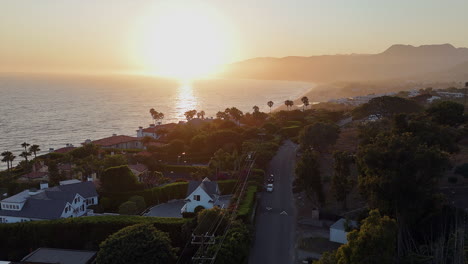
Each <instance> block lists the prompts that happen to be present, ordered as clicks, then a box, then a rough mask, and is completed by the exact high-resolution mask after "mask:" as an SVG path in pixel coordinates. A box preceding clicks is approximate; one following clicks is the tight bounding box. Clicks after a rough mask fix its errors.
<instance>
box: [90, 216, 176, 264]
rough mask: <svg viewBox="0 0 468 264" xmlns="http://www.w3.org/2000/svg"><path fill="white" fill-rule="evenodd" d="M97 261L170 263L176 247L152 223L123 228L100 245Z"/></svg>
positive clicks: (110, 262)
mask: <svg viewBox="0 0 468 264" xmlns="http://www.w3.org/2000/svg"><path fill="white" fill-rule="evenodd" d="M99 247H100V249H99V252H98V255H97V258H96V262H97V263H99V264H107V263H109V264H114V263H141V264H145V263H148V264H149V263H170V262H171V260H173V259H174V258H175V254H174V249H173V248H172V247H171V241H170V239H169V237H168V236H167V234H166V233H163V232H161V231H159V230H157V229H156V228H155V227H154V226H153V225H151V224H138V225H133V226H127V227H125V228H122V229H121V230H119V231H118V232H116V233H115V234H112V235H111V236H109V237H108V238H107V239H106V240H105V241H104V242H102V243H101V245H100V246H99Z"/></svg>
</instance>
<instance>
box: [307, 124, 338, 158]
mask: <svg viewBox="0 0 468 264" xmlns="http://www.w3.org/2000/svg"><path fill="white" fill-rule="evenodd" d="M339 134H340V128H339V127H338V126H337V125H335V124H332V123H324V122H317V123H314V124H312V125H308V126H306V127H304V130H303V131H302V132H301V134H300V136H299V142H300V143H301V147H302V148H303V149H305V148H310V147H312V148H314V149H316V150H318V151H319V152H322V151H324V150H325V149H326V148H327V147H328V146H330V145H333V144H335V143H336V140H337V139H338V136H339Z"/></svg>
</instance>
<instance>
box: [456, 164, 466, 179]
mask: <svg viewBox="0 0 468 264" xmlns="http://www.w3.org/2000/svg"><path fill="white" fill-rule="evenodd" d="M455 173H456V174H459V175H461V176H463V178H468V163H465V164H462V165H460V166H458V167H457V168H456V169H455Z"/></svg>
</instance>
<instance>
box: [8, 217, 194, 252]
mask: <svg viewBox="0 0 468 264" xmlns="http://www.w3.org/2000/svg"><path fill="white" fill-rule="evenodd" d="M188 221H189V220H188V219H183V218H162V217H144V216H88V217H77V218H66V219H58V220H50V221H33V222H25V223H14V224H1V225H0V259H10V260H19V259H21V258H22V257H24V256H25V255H26V254H28V253H29V252H30V250H31V249H36V248H38V247H51V248H67V249H78V250H98V248H99V247H98V246H99V244H100V243H101V242H102V241H104V240H105V239H106V238H107V237H108V236H109V235H111V234H113V233H115V232H117V231H118V230H120V229H122V228H124V227H126V226H131V225H135V224H140V223H148V224H152V225H153V226H154V227H155V228H157V229H159V230H161V231H163V232H167V233H168V234H169V237H170V238H171V241H172V246H173V247H183V246H184V245H185V242H186V238H187V237H186V234H184V233H183V226H184V225H185V224H186V223H188Z"/></svg>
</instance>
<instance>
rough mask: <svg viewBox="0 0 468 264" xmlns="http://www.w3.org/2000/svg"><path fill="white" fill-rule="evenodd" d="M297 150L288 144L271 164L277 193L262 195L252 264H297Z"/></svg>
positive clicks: (258, 210) (270, 170)
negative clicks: (295, 166) (295, 177)
mask: <svg viewBox="0 0 468 264" xmlns="http://www.w3.org/2000/svg"><path fill="white" fill-rule="evenodd" d="M295 150H296V145H295V144H294V143H292V142H291V141H287V142H286V143H285V144H283V145H282V146H281V147H280V149H279V151H278V153H277V154H276V156H275V157H274V158H273V160H272V161H271V163H270V166H269V172H268V173H272V174H273V175H274V176H275V182H274V191H273V192H272V193H267V192H265V191H264V192H262V193H261V195H260V200H259V204H258V207H257V216H256V222H255V238H254V239H255V240H254V244H253V247H252V249H251V252H250V258H249V263H250V264H264V263H268V264H276V263H277V264H289V263H294V256H295V217H296V211H295V207H294V199H293V194H292V182H293V179H294V160H295V155H296V154H295V153H296V152H295ZM270 208H271V209H270Z"/></svg>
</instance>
